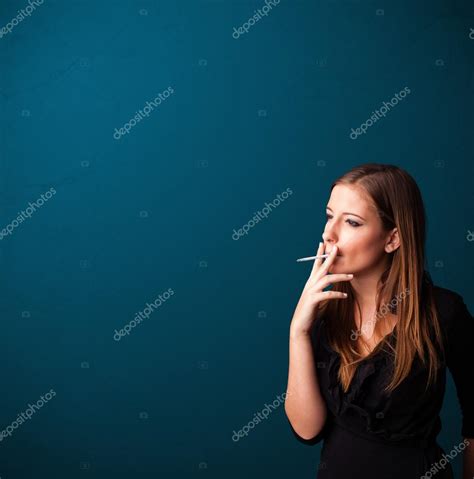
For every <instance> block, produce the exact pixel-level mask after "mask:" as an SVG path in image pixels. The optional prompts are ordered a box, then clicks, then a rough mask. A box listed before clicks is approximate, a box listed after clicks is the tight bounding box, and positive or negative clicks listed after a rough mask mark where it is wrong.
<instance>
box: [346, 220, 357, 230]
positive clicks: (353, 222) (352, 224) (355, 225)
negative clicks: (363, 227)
mask: <svg viewBox="0 0 474 479" xmlns="http://www.w3.org/2000/svg"><path fill="white" fill-rule="evenodd" d="M347 222H348V223H349V224H350V225H351V226H353V227H354V228H357V227H358V226H360V223H357V221H352V220H347Z"/></svg>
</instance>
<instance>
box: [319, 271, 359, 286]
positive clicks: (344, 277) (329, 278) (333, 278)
mask: <svg viewBox="0 0 474 479" xmlns="http://www.w3.org/2000/svg"><path fill="white" fill-rule="evenodd" d="M353 277H354V275H353V274H344V273H341V274H327V275H326V276H323V277H322V278H321V279H320V280H319V281H318V282H317V286H316V287H317V288H318V289H324V288H326V287H327V286H329V285H330V284H332V283H337V282H339V281H350V280H351V279H352V278H353Z"/></svg>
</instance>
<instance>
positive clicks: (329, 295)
mask: <svg viewBox="0 0 474 479" xmlns="http://www.w3.org/2000/svg"><path fill="white" fill-rule="evenodd" d="M336 298H337V299H339V298H344V299H345V298H347V294H346V293H341V292H340V291H322V292H321V293H318V303H319V302H320V301H324V300H325V299H336Z"/></svg>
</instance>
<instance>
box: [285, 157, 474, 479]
mask: <svg viewBox="0 0 474 479" xmlns="http://www.w3.org/2000/svg"><path fill="white" fill-rule="evenodd" d="M323 240H324V243H320V244H319V248H318V251H317V254H318V255H321V254H324V253H329V257H327V258H326V259H325V260H322V259H317V260H315V262H314V265H313V268H312V271H311V275H310V277H309V279H308V280H307V282H306V285H305V287H304V289H303V292H302V294H301V298H300V300H299V302H298V305H297V307H296V310H295V313H294V316H293V319H292V321H291V325H290V362H289V372H288V387H287V395H286V400H285V412H286V415H287V417H288V420H289V423H290V426H291V429H292V431H293V433H294V434H295V436H296V437H297V439H298V440H299V441H301V442H303V443H306V444H311V445H312V444H316V443H319V442H320V441H323V448H322V451H321V460H320V464H319V469H318V474H317V478H318V479H343V478H350V479H358V478H361V479H362V478H363V479H372V478H374V479H375V478H377V479H381V478H382V479H392V478H393V479H395V478H396V479H425V478H431V477H436V479H446V478H453V473H452V468H451V465H450V463H449V461H450V460H452V459H454V457H455V456H456V455H457V454H460V453H461V452H462V454H463V467H464V475H463V479H468V478H469V479H472V478H473V477H474V385H473V384H472V380H473V379H474V375H473V373H472V370H473V369H472V366H473V362H474V359H473V356H472V353H471V348H472V341H473V339H474V320H473V318H472V316H471V315H470V313H469V311H468V310H467V307H466V305H465V304H464V301H463V298H462V297H461V296H460V295H459V294H457V293H455V292H453V291H450V290H448V289H444V288H440V287H437V286H435V285H433V283H432V281H431V279H430V277H429V275H428V273H427V272H426V271H425V270H424V262H425V252H424V244H425V212H424V206H423V201H422V198H421V194H420V191H419V189H418V186H417V185H416V183H415V181H414V180H413V178H412V177H411V176H410V175H409V174H408V173H406V172H405V171H404V170H402V169H400V168H398V167H396V166H392V165H382V164H366V165H361V166H359V167H356V168H354V169H352V170H351V171H349V172H348V173H346V174H345V175H343V176H342V177H341V178H339V179H338V180H337V181H335V182H334V183H333V185H332V188H331V196H330V199H329V202H328V205H327V222H326V226H325V229H324V234H323ZM328 273H329V274H328ZM330 285H332V289H330V290H327V291H324V289H325V288H326V287H327V286H330ZM446 367H448V368H449V370H450V371H451V374H452V376H453V379H454V382H455V384H456V389H457V395H458V398H459V402H460V406H461V411H462V414H463V422H462V430H461V435H462V436H463V437H464V439H461V440H460V441H459V443H457V444H453V447H452V449H450V450H449V451H444V450H443V449H442V448H441V447H440V446H439V445H438V443H437V442H436V436H437V435H438V433H439V432H440V429H441V421H440V418H439V412H440V409H441V406H442V402H443V396H444V390H445V380H446Z"/></svg>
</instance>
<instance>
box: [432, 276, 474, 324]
mask: <svg viewBox="0 0 474 479" xmlns="http://www.w3.org/2000/svg"><path fill="white" fill-rule="evenodd" d="M433 298H434V302H435V306H436V312H437V313H438V319H439V321H440V323H441V326H442V327H443V328H444V329H445V330H446V331H447V332H448V333H449V332H450V331H453V330H461V331H462V329H463V328H468V329H469V330H470V329H471V328H472V327H474V319H473V318H472V315H471V314H470V312H469V310H468V308H467V306H466V303H465V302H464V298H463V297H462V296H461V295H460V294H459V293H457V292H456V291H452V290H450V289H447V288H443V287H441V286H437V285H433Z"/></svg>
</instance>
